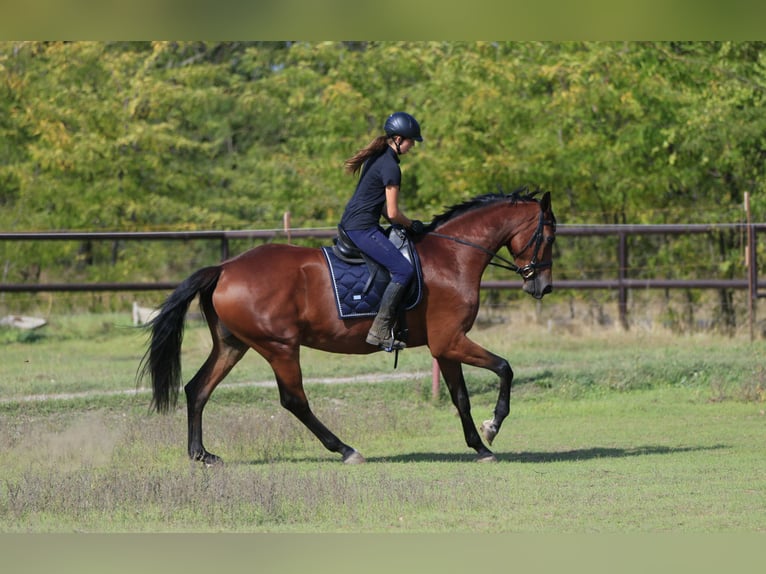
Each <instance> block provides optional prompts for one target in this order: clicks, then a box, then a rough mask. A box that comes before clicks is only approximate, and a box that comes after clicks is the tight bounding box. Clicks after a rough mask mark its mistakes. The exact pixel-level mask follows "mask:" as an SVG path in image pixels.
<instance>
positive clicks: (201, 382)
mask: <svg viewBox="0 0 766 574" xmlns="http://www.w3.org/2000/svg"><path fill="white" fill-rule="evenodd" d="M211 331H212V332H213V339H214V340H213V350H212V351H211V352H210V355H209V356H208V358H207V360H206V361H205V363H204V364H203V365H202V367H200V369H199V371H197V374H195V375H194V377H192V379H191V380H190V381H189V383H188V384H187V385H186V386H185V387H184V391H185V393H186V408H187V416H188V424H189V441H188V449H189V458H191V459H192V460H198V461H202V462H204V463H205V464H206V465H208V466H211V465H214V464H220V463H221V462H222V461H221V459H220V458H219V457H217V456H216V455H214V454H212V453H210V452H208V451H207V450H205V447H204V445H203V444H202V411H203V410H204V408H205V405H206V404H207V401H208V399H209V398H210V395H211V394H212V393H213V390H214V389H215V387H216V386H217V385H218V383H220V382H221V381H222V380H223V378H224V377H225V376H226V375H228V374H229V371H231V369H232V367H234V365H236V364H237V362H238V361H239V360H240V359H241V358H242V356H243V355H244V354H245V353H246V352H247V350H248V348H249V347H248V346H247V345H245V344H244V343H242V342H241V341H239V340H238V339H236V338H234V337H233V336H232V335H230V334H226V333H224V332H223V329H222V328H221V327H220V326H219V327H218V328H217V329H215V328H211Z"/></svg>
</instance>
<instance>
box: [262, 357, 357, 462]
mask: <svg viewBox="0 0 766 574" xmlns="http://www.w3.org/2000/svg"><path fill="white" fill-rule="evenodd" d="M298 352H299V351H298V350H290V351H283V352H281V353H279V354H278V355H276V356H272V357H271V359H270V360H269V363H270V364H271V368H272V369H273V370H274V375H275V376H276V378H277V386H278V387H279V399H280V402H281V404H282V406H283V407H284V408H286V409H287V410H288V411H290V412H291V413H292V414H293V415H295V416H296V417H297V418H298V420H300V421H301V422H302V423H303V424H304V425H306V428H308V429H309V430H310V431H311V432H312V433H314V435H315V436H316V437H317V438H318V439H319V440H320V442H321V443H322V444H323V445H324V447H325V448H326V449H327V450H329V451H331V452H337V453H339V454H340V455H341V456H342V457H343V462H345V463H346V464H358V463H362V462H365V460H364V457H363V456H362V455H361V454H359V453H358V452H357V451H356V450H354V449H353V448H352V447H350V446H349V445H347V444H345V443H344V442H343V441H341V440H340V439H339V438H338V437H337V436H335V434H333V432H332V431H330V429H328V428H327V427H326V426H325V425H324V424H322V422H321V421H320V420H319V419H318V418H317V417H316V416H315V415H314V413H313V412H312V411H311V407H309V402H308V399H307V398H306V393H305V391H304V390H303V375H302V373H301V366H300V362H299V361H298Z"/></svg>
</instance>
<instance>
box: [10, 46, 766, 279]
mask: <svg viewBox="0 0 766 574" xmlns="http://www.w3.org/2000/svg"><path fill="white" fill-rule="evenodd" d="M765 63H766V57H765V56H764V44H763V43H761V42H2V43H0V77H1V78H2V81H1V82H0V228H2V229H6V230H20V231H29V230H63V229H68V230H159V229H209V228H229V229H232V228H277V227H280V226H281V222H282V215H283V213H284V212H286V211H289V212H290V213H291V215H292V223H293V225H294V226H296V227H324V226H334V225H335V224H336V223H337V221H338V219H339V218H340V214H341V211H342V209H343V206H344V204H345V202H346V200H347V198H348V196H349V195H350V193H351V190H352V189H353V186H354V183H355V182H354V179H353V178H352V177H349V176H348V175H346V174H345V173H344V172H343V170H342V165H343V160H344V159H345V158H347V157H348V156H350V155H351V154H352V153H353V152H354V151H355V150H356V149H358V148H360V147H362V146H364V145H366V143H368V141H369V140H370V139H372V138H373V137H375V136H376V135H378V134H379V133H380V131H381V124H382V122H383V119H384V118H385V117H386V115H387V114H389V113H390V112H392V111H394V110H398V109H405V110H408V111H411V112H412V113H414V114H415V115H416V116H417V117H418V118H419V120H420V121H421V123H422V126H423V132H424V137H425V143H424V145H422V146H418V147H417V148H416V149H415V151H414V153H413V154H412V155H410V156H407V157H406V158H404V161H403V167H404V194H403V196H404V201H405V207H406V209H407V210H408V212H410V213H411V214H412V215H413V216H414V217H418V218H420V219H423V220H428V219H430V218H431V216H432V215H434V214H436V213H439V212H441V211H442V210H443V208H444V206H445V205H450V204H453V203H456V202H459V201H462V200H464V199H466V198H467V197H469V196H473V195H477V194H479V193H485V192H488V191H495V190H496V189H497V187H498V186H502V187H503V188H506V189H508V188H515V187H517V186H518V185H521V184H527V185H530V186H532V187H535V186H540V187H542V188H545V189H549V190H551V191H552V192H553V194H554V207H555V209H556V212H557V215H558V218H559V221H560V222H561V223H569V224H572V223H686V222H695V223H698V222H705V223H707V222H733V221H737V220H741V219H742V213H741V211H742V210H741V202H742V197H743V194H744V193H745V192H749V193H750V195H751V198H752V201H751V204H752V209H753V214H754V217H755V220H756V221H758V220H762V219H763V218H764V217H766V200H765V199H764V197H766V194H764V189H763V188H764V185H765V175H766V174H765V169H764V157H766V152H765V151H764V150H766V140H764V136H763V134H764V133H766V114H764V113H763V112H764V88H766V70H765V68H764V64H765ZM112 247H113V246H112ZM688 247H689V248H688V249H683V250H681V249H676V250H675V251H674V250H673V249H670V248H667V247H666V246H665V245H659V246H657V245H652V246H647V248H646V249H644V248H643V246H642V247H641V248H640V249H636V248H634V249H633V250H632V252H631V257H635V258H636V262H637V263H639V264H640V265H641V266H642V267H643V266H646V268H647V273H652V272H658V271H661V270H660V269H659V268H657V269H653V267H652V266H654V265H655V264H660V261H661V260H670V259H674V260H676V261H678V257H679V256H681V257H682V258H683V260H685V261H687V262H689V263H690V264H691V263H693V262H694V261H699V260H704V259H706V258H708V253H709V252H710V251H712V252H713V253H714V260H711V265H712V266H713V267H718V268H720V269H724V273H729V269H730V268H731V267H732V266H733V265H734V264H735V263H736V262H737V261H738V258H739V257H740V251H741V246H740V244H739V238H737V237H726V238H715V237H711V238H708V241H707V242H705V241H699V242H695V243H693V244H692V245H689V246H688ZM89 249H90V247H88V246H77V245H75V246H72V245H66V244H63V243H56V244H48V245H45V246H42V247H41V246H37V245H32V246H27V245H25V246H21V245H15V244H14V245H12V246H8V245H3V246H0V257H2V263H3V267H4V276H5V279H6V280H8V281H37V280H39V278H40V276H45V277H48V278H50V279H53V278H60V279H68V278H71V277H72V276H73V275H78V276H80V277H84V276H88V275H90V276H96V275H97V276H100V277H107V276H110V275H121V274H122V275H126V276H130V275H136V274H141V271H140V269H141V265H142V264H143V263H144V261H145V260H149V261H155V262H160V261H161V262H162V263H156V264H155V268H156V269H161V270H162V273H167V272H169V273H170V274H172V273H173V272H174V270H175V271H176V272H183V273H185V271H186V270H187V268H186V267H185V263H186V261H188V260H189V259H191V258H192V257H185V258H180V259H173V258H171V257H170V256H169V255H168V254H167V253H166V250H165V248H164V246H161V245H157V246H153V247H152V248H151V249H150V252H149V253H147V254H146V255H147V257H146V258H144V257H143V255H142V254H136V253H135V252H136V251H137V250H140V249H142V248H141V247H138V246H137V244H131V245H130V246H121V247H120V248H118V249H112V250H111V252H112V253H113V256H112V257H108V258H102V259H100V260H97V259H93V258H88V257H87V256H86V257H83V256H82V254H83V252H85V253H87V252H88V250H89ZM105 249H107V250H109V249H110V246H107V247H106V248H105ZM556 249H557V254H556V256H557V260H558V261H559V262H560V264H559V265H558V267H559V268H562V269H566V268H568V267H572V268H574V267H575V265H576V263H577V262H579V261H581V260H583V259H584V258H585V257H589V258H590V259H589V260H590V261H591V264H592V266H593V267H594V268H598V267H602V266H604V265H606V264H608V260H606V259H603V258H602V256H601V255H600V253H594V252H593V250H592V249H587V250H586V249H585V248H582V247H579V246H578V243H577V242H571V243H569V244H564V242H560V244H557V248H556ZM594 255H595V258H594ZM655 260H656V262H655ZM75 261H76V262H79V263H81V264H80V265H79V266H78V267H77V268H76V270H75V271H71V267H72V265H71V264H72V262H75ZM120 263H122V269H121V270H119V271H115V272H113V271H111V270H109V269H106V268H108V267H109V266H118V265H120ZM88 267H99V270H98V271H96V272H91V271H88Z"/></svg>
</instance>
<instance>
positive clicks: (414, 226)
mask: <svg viewBox="0 0 766 574" xmlns="http://www.w3.org/2000/svg"><path fill="white" fill-rule="evenodd" d="M409 231H410V233H412V234H413V235H423V233H425V232H426V226H425V225H423V222H422V221H420V220H418V219H413V220H412V223H410V230H409Z"/></svg>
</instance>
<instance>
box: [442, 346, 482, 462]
mask: <svg viewBox="0 0 766 574" xmlns="http://www.w3.org/2000/svg"><path fill="white" fill-rule="evenodd" d="M436 360H437V362H438V363H439V369H440V370H441V372H442V375H443V376H444V381H445V383H446V384H447V388H448V389H449V393H450V397H452V403H453V404H454V405H455V407H456V408H457V412H458V415H459V416H460V422H461V423H462V425H463V434H464V436H465V442H466V444H467V445H468V446H469V447H471V448H473V449H474V450H475V451H476V452H477V453H478V455H479V456H478V459H477V460H478V461H479V462H494V461H495V460H497V459H496V458H495V455H494V454H493V453H492V451H491V450H489V449H488V448H487V447H486V445H485V444H484V443H483V442H482V440H481V437H480V436H479V433H478V431H477V430H476V424H475V423H474V421H473V417H472V416H471V401H470V399H469V398H468V389H467V388H466V386H465V378H464V377H463V367H462V365H461V364H460V362H459V361H454V360H450V359H447V358H444V357H437V358H436Z"/></svg>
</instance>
